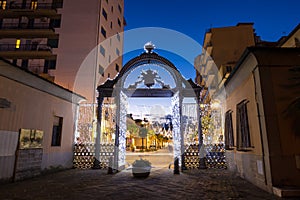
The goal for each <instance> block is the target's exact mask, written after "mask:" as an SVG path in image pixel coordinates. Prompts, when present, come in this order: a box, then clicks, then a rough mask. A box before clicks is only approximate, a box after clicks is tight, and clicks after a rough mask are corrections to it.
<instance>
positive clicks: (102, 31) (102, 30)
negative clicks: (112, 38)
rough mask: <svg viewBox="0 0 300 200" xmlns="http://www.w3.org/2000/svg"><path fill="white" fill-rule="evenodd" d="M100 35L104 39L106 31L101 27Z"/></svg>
mask: <svg viewBox="0 0 300 200" xmlns="http://www.w3.org/2000/svg"><path fill="white" fill-rule="evenodd" d="M101 33H102V35H103V36H104V37H105V38H106V30H105V29H104V28H103V26H101Z"/></svg>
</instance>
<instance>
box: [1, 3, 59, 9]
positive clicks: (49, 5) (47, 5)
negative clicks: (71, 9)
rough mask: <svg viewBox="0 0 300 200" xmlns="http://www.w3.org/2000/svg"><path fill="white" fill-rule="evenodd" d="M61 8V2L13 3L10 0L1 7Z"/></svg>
mask: <svg viewBox="0 0 300 200" xmlns="http://www.w3.org/2000/svg"><path fill="white" fill-rule="evenodd" d="M57 8H62V3H34V2H32V3H27V4H23V3H15V2H11V3H10V4H7V5H6V6H5V7H2V9H3V10H20V9H23V10H26V9H27V10H40V9H46V10H48V9H57Z"/></svg>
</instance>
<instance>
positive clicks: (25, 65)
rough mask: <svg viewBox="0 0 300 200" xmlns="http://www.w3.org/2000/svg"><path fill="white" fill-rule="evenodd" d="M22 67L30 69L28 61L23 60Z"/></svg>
mask: <svg viewBox="0 0 300 200" xmlns="http://www.w3.org/2000/svg"><path fill="white" fill-rule="evenodd" d="M21 67H22V68H24V69H27V68H28V60H22V64H21Z"/></svg>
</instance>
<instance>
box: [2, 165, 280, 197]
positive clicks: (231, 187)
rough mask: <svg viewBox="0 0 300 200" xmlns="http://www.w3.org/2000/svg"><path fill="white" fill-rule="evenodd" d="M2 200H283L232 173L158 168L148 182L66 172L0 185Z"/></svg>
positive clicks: (126, 175) (124, 173)
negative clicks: (181, 171) (174, 172)
mask: <svg viewBox="0 0 300 200" xmlns="http://www.w3.org/2000/svg"><path fill="white" fill-rule="evenodd" d="M0 199H1V200H4V199H16V200H21V199H51V200H52V199H73V200H74V199H86V200H88V199H101V200H102V199H205V200H206V199H249V200H250V199H251V200H255V199H275V200H276V199H279V198H277V197H275V196H274V195H271V194H269V193H267V192H265V191H262V190H261V189H259V188H257V187H255V186H253V185H252V184H250V183H248V182H246V181H245V180H243V179H241V178H239V177H236V176H234V175H233V174H232V173H231V172H229V171H228V170H218V169H206V170H191V171H187V172H185V173H181V174H180V175H174V174H173V170H172V169H168V168H154V169H153V170H152V171H151V174H150V176H149V177H148V178H146V179H137V178H134V177H133V176H132V174H131V171H130V170H124V171H122V172H120V173H117V174H114V175H108V174H107V171H106V170H76V169H72V170H66V171H62V172H58V173H54V174H48V175H42V176H40V177H37V178H33V179H30V180H25V181H21V182H16V183H8V184H4V185H0Z"/></svg>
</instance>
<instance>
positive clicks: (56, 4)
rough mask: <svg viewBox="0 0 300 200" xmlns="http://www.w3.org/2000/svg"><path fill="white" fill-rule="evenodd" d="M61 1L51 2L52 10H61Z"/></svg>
mask: <svg viewBox="0 0 300 200" xmlns="http://www.w3.org/2000/svg"><path fill="white" fill-rule="evenodd" d="M63 3H64V1H63V0H53V1H52V5H53V7H54V8H62V7H63Z"/></svg>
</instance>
